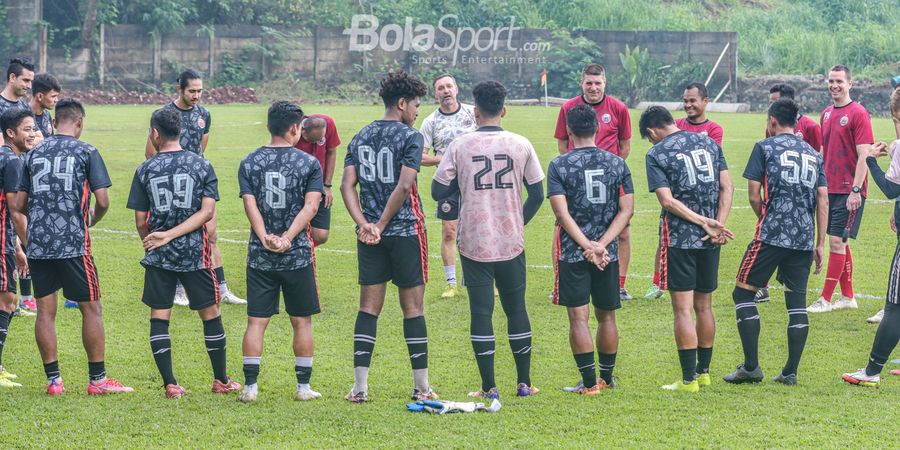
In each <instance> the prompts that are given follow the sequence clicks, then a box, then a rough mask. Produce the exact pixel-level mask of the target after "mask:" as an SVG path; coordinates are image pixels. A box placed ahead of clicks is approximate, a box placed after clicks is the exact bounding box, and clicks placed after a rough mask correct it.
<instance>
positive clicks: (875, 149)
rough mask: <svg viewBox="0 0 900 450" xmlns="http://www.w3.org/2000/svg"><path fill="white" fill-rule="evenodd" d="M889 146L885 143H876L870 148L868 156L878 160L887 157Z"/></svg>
mask: <svg viewBox="0 0 900 450" xmlns="http://www.w3.org/2000/svg"><path fill="white" fill-rule="evenodd" d="M887 149H888V145H887V144H885V143H884V142H881V141H879V142H876V143H874V144H872V146H871V147H869V154H868V155H866V156H868V157H870V158H877V157H879V156H887V154H888V150H887Z"/></svg>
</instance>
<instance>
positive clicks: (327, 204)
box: [325, 187, 334, 208]
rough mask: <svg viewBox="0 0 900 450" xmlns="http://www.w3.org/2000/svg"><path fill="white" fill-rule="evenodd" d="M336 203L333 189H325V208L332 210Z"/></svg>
mask: <svg viewBox="0 0 900 450" xmlns="http://www.w3.org/2000/svg"><path fill="white" fill-rule="evenodd" d="M332 202H334V194H332V193H331V188H330V187H326V188H325V207H326V208H331V203H332Z"/></svg>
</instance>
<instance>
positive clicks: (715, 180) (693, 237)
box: [646, 131, 728, 249]
mask: <svg viewBox="0 0 900 450" xmlns="http://www.w3.org/2000/svg"><path fill="white" fill-rule="evenodd" d="M646 163H647V181H648V182H649V184H650V192H654V191H656V190H657V189H660V188H669V189H670V190H671V191H672V197H674V198H675V199H676V200H678V201H680V202H681V203H684V205H685V206H687V207H688V208H689V209H690V210H691V211H694V212H695V213H697V214H700V215H701V216H703V217H707V218H711V219H714V218H715V217H716V214H717V213H718V211H719V172H721V171H723V170H728V166H727V164H726V163H725V155H724V154H722V148H721V147H719V145H718V144H716V142H715V141H713V140H712V139H710V138H709V137H708V136H706V135H702V134H699V133H691V132H688V131H678V132H675V133H672V134H670V135H668V136H666V137H665V138H663V140H662V141H659V142H658V143H657V144H656V145H654V146H653V147H652V148H650V151H648V152H647V158H646ZM660 218H661V220H660V239H661V241H662V244H661V245H663V246H664V247H674V248H683V249H705V248H706V249H711V248H715V247H716V245H715V244H713V243H711V242H709V241H702V240H701V238H703V236H705V235H706V232H704V231H703V228H701V227H700V226H699V225H694V224H693V223H691V222H688V221H686V220H684V219H682V218H680V217H678V216H676V215H675V214H672V213H670V212H668V211H666V210H665V209H664V210H663V211H662V214H661V215H660Z"/></svg>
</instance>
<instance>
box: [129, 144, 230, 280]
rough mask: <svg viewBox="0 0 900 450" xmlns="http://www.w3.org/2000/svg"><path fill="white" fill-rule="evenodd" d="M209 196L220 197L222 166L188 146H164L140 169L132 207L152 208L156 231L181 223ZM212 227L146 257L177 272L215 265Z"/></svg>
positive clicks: (133, 187) (152, 228) (152, 263)
mask: <svg viewBox="0 0 900 450" xmlns="http://www.w3.org/2000/svg"><path fill="white" fill-rule="evenodd" d="M204 197H211V198H214V199H216V200H217V201H218V200H219V191H218V180H217V179H216V172H215V171H214V170H213V168H212V166H211V165H210V164H209V162H208V161H206V160H205V159H203V157H202V156H200V155H198V154H196V153H191V152H189V151H187V150H179V151H174V152H161V153H158V154H156V156H154V157H152V158H150V159H148V160H146V161H144V162H143V163H142V164H141V165H140V166H138V168H137V170H136V171H135V173H134V179H133V180H132V182H131V192H130V193H129V195H128V209H133V210H135V211H145V212H148V213H149V214H148V217H147V225H148V226H149V228H150V232H151V233H152V232H155V231H166V230H171V229H172V228H175V227H176V226H178V225H180V224H181V223H183V222H184V221H186V220H187V219H188V218H189V217H191V216H192V215H194V214H195V213H196V212H197V211H199V210H200V204H201V203H202V202H203V198H204ZM211 258H212V253H211V247H210V244H209V233H208V232H207V230H206V225H205V224H204V225H203V226H202V227H200V228H199V229H196V230H194V231H192V232H190V233H188V234H185V235H184V236H181V237H178V238H175V239H172V241H171V242H169V243H168V244H166V245H163V246H162V247H159V248H156V249H153V250H150V251H149V252H147V253H146V255H144V259H142V260H141V265H143V266H144V267H147V266H153V267H157V268H160V269H165V270H170V271H173V272H193V271H195V270H200V269H209V268H212V259H211Z"/></svg>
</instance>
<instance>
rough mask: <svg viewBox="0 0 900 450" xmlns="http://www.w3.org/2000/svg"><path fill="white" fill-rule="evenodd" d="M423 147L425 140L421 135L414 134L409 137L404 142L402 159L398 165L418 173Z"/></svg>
mask: <svg viewBox="0 0 900 450" xmlns="http://www.w3.org/2000/svg"><path fill="white" fill-rule="evenodd" d="M423 145H425V138H424V137H422V133H419V132H415V133H413V134H412V135H410V138H409V140H408V141H406V147H405V148H404V149H403V158H402V159H401V160H400V164H402V165H404V166H406V167H409V168H410V169H415V170H416V172H418V171H419V168H420V167H421V166H422V146H423Z"/></svg>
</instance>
